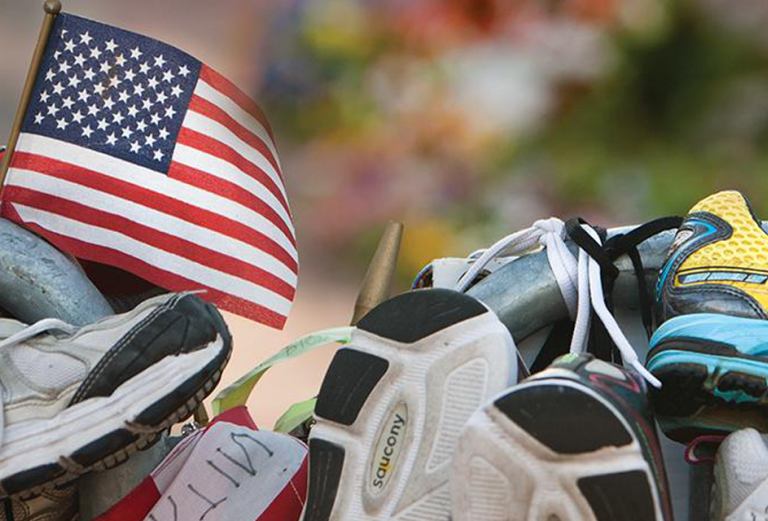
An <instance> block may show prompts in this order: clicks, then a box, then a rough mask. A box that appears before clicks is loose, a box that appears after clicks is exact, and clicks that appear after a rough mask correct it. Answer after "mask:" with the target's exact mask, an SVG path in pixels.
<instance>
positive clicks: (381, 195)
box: [0, 0, 768, 425]
mask: <svg viewBox="0 0 768 521" xmlns="http://www.w3.org/2000/svg"><path fill="white" fill-rule="evenodd" d="M64 4H65V6H64V7H65V10H67V11H70V12H73V13H76V14H80V15H83V16H86V17H89V18H94V19H97V20H100V21H104V22H107V23H111V24H115V25H119V26H121V27H124V28H126V29H130V30H134V31H137V32H140V33H143V34H146V35H149V36H154V37H156V38H159V39H162V40H164V41H167V42H168V43H171V44H174V45H177V46H179V47H181V48H183V49H185V50H187V51H189V52H190V53H191V54H193V55H195V56H197V57H199V58H200V59H202V60H203V61H205V62H206V63H208V64H210V65H212V66H214V67H215V68H218V69H219V70H220V71H221V72H223V73H224V74H225V75H227V76H229V77H230V78H232V79H234V80H236V82H237V83H238V84H239V85H240V86H241V87H242V88H243V89H244V90H246V91H248V92H250V93H251V94H252V95H253V96H254V98H255V99H256V100H258V101H259V103H260V104H261V105H262V108H263V109H264V110H265V112H266V113H267V115H268V116H269V118H270V120H271V123H272V126H273V128H274V130H275V132H276V135H277V142H278V146H279V148H280V151H281V157H282V163H283V170H284V175H285V177H286V182H287V184H288V191H289V196H290V198H291V204H292V206H293V210H294V216H295V220H296V225H297V232H298V236H299V247H300V254H301V261H302V273H301V277H300V286H299V292H298V300H297V304H296V306H295V309H294V312H293V314H292V316H291V317H290V319H289V322H288V326H287V329H286V331H284V332H273V331H266V330H264V328H261V327H259V326H256V325H254V324H249V323H247V322H245V321H243V320H239V319H237V318H235V317H231V316H230V317H228V318H229V320H230V323H231V324H232V327H233V328H234V332H235V338H236V342H237V344H236V350H237V354H236V358H235V360H234V362H233V364H232V366H231V367H230V368H229V369H228V372H227V375H226V379H228V380H230V381H231V380H232V379H234V378H236V377H237V376H239V375H240V374H241V373H242V372H244V371H245V370H247V369H248V368H249V367H250V366H252V365H255V364H256V363H257V362H258V361H260V360H261V359H263V358H265V357H266V356H268V355H269V354H271V353H272V352H274V351H276V350H277V349H279V348H280V347H281V345H283V344H284V343H285V342H287V341H288V340H290V339H292V338H295V337H296V336H297V335H299V334H302V333H306V332H308V331H311V330H313V329H317V328H322V327H330V326H336V325H343V324H345V323H346V322H347V321H348V320H349V316H350V314H351V311H352V304H353V301H354V297H355V292H356V288H357V285H358V284H359V282H360V280H361V278H362V275H363V273H364V271H365V267H366V263H367V261H368V259H369V258H370V255H371V253H372V251H373V248H374V247H375V244H376V241H377V239H378V236H379V234H380V232H381V230H382V228H383V225H384V223H386V221H387V220H389V219H396V220H400V221H402V222H404V223H405V241H404V247H403V252H402V257H401V261H400V265H399V282H398V289H404V288H405V287H407V281H408V280H409V279H410V278H411V277H412V276H413V275H414V274H415V273H416V272H417V271H418V269H419V268H420V267H421V266H422V265H423V264H424V263H426V262H428V261H429V260H430V259H432V258H434V257H440V256H449V255H451V256H461V255H464V254H466V253H468V252H470V251H472V250H473V249H475V248H476V247H478V246H481V245H483V244H485V243H488V242H489V241H493V240H494V239H495V238H497V237H499V236H501V235H503V234H505V233H508V232H510V231H513V230H516V229H519V228H522V227H525V226H527V225H528V224H530V223H531V222H532V221H534V220H536V219H538V218H543V217H547V216H549V215H557V216H560V217H562V218H567V217H571V216H574V215H581V216H583V217H585V218H586V219H588V220H590V221H591V222H594V223H596V224H601V225H606V226H607V225H616V224H629V223H632V222H638V221H642V220H645V219H648V218H651V217H656V216H659V215H663V214H680V213H684V212H685V211H686V210H687V209H688V208H689V207H690V206H691V205H692V204H693V203H695V202H696V201H697V200H698V199H700V198H701V197H702V196H704V195H706V194H708V193H710V192H712V191H714V190H717V189H720V188H738V189H742V190H744V191H745V192H746V193H747V194H748V195H749V196H751V197H752V200H753V204H754V205H755V209H756V210H757V212H758V214H760V215H763V216H768V197H763V196H764V194H766V193H768V192H766V188H768V176H766V172H768V147H766V146H765V145H766V141H767V140H768V3H766V2H765V1H764V0H740V1H739V2H738V6H736V5H734V4H733V2H728V1H726V0H669V1H662V0H439V1H438V0H272V1H269V2H267V1H266V0H261V1H258V0H228V1H226V2H205V1H203V0H185V1H183V2H182V1H181V0H164V1H163V2H152V1H149V0H132V1H131V2H116V1H111V2H110V1H102V2H89V1H86V0H65V1H64ZM41 16H42V13H41V11H40V10H39V8H38V7H37V5H36V2H29V1H27V2H18V1H15V0H0V49H2V56H1V57H0V127H2V128H4V129H6V130H4V131H2V130H0V133H2V132H7V131H8V129H9V128H10V122H11V120H12V117H13V113H14V110H15V106H16V102H17V99H18V95H19V92H20V90H21V86H22V84H23V81H24V75H25V73H26V67H27V65H28V60H29V57H30V55H31V53H32V47H33V44H34V41H35V39H36V36H37V30H38V26H39V22H40V19H41ZM330 355H331V352H330V350H326V351H324V352H320V353H316V354H313V355H310V356H309V357H307V359H306V360H301V361H296V362H291V363H290V364H288V365H286V366H285V367H281V368H278V369H275V370H274V371H273V373H272V374H269V375H268V376H267V377H266V378H265V380H264V382H263V383H261V384H259V387H258V388H257V390H256V392H255V393H254V397H253V400H252V403H251V408H252V410H253V412H254V415H255V417H256V418H257V421H261V422H263V423H265V424H267V425H271V422H273V421H274V419H275V418H276V417H277V415H279V413H280V412H281V411H282V410H283V409H284V408H285V407H286V406H287V405H289V404H290V403H292V402H294V401H298V400H300V399H303V398H306V397H309V396H311V395H312V394H313V393H314V392H316V390H317V386H318V384H319V382H320V380H321V378H322V374H323V371H324V367H325V365H326V364H327V362H328V359H329V357H330Z"/></svg>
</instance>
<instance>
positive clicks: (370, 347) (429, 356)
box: [302, 289, 516, 521]
mask: <svg viewBox="0 0 768 521" xmlns="http://www.w3.org/2000/svg"><path fill="white" fill-rule="evenodd" d="M351 346H352V347H345V348H342V349H339V351H338V352H337V353H336V356H335V357H334V359H333V361H332V362H331V365H330V367H329V369H328V372H327V373H326V376H325V379H324V381H323V384H322V387H321V390H320V394H319V396H318V401H317V407H316V409H315V416H316V420H317V423H316V424H315V426H314V427H313V429H312V432H311V435H310V439H309V463H310V465H309V467H310V470H309V492H308V497H307V504H306V506H305V509H304V513H303V518H302V519H303V520H304V521H341V520H355V521H367V520H385V519H386V520H389V519H406V518H407V519H409V520H415V519H431V520H437V519H448V518H449V517H450V492H449V483H448V480H449V471H450V460H451V457H452V455H453V450H454V447H455V444H456V440H457V439H458V436H459V432H460V430H461V427H462V426H463V424H464V422H465V421H466V420H467V419H468V418H469V416H470V415H471V414H472V412H474V410H475V409H476V408H477V407H479V406H480V405H482V403H483V402H485V401H486V400H487V399H488V397H490V396H492V395H493V394H495V393H497V392H499V391H500V390H501V389H504V388H505V387H506V386H508V385H509V383H510V380H511V378H512V376H513V375H515V374H516V367H515V365H516V363H515V362H516V358H515V356H514V346H513V344H512V340H511V336H510V335H509V332H508V331H507V329H506V327H504V325H503V324H502V323H501V322H500V321H499V319H498V318H497V317H496V316H495V315H494V314H493V313H492V312H491V311H489V310H488V308H486V307H485V306H484V305H482V304H481V303H480V302H478V301H477V300H475V299H473V298H471V297H468V296H466V295H463V294H461V293H457V292H454V291H448V290H441V289H430V290H419V291H414V292H411V293H406V294H403V295H400V296H398V297H395V298H393V299H390V300H389V301H387V302H385V303H384V304H382V305H380V306H378V307H377V308H376V309H374V310H373V311H371V312H370V313H369V314H368V315H367V316H366V317H364V318H363V319H362V320H361V321H360V323H359V324H358V329H357V330H356V331H355V333H354V334H353V337H352V342H351Z"/></svg>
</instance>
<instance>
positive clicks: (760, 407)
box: [647, 191, 768, 442]
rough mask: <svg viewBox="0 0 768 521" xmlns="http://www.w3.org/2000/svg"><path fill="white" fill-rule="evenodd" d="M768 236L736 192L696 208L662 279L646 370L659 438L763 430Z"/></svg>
mask: <svg viewBox="0 0 768 521" xmlns="http://www.w3.org/2000/svg"><path fill="white" fill-rule="evenodd" d="M767 283H768V234H767V233H766V232H765V230H764V229H763V228H762V225H761V223H760V221H759V220H758V219H757V218H756V217H755V216H754V213H753V212H752V210H751V209H750V207H749V203H748V202H747V200H746V199H745V198H744V196H743V195H742V194H740V193H739V192H734V191H728V192H720V193H717V194H714V195H711V196H709V197H707V198H706V199H704V200H703V201H701V202H699V203H698V204H697V205H696V206H694V207H693V208H692V209H691V211H690V213H689V214H688V216H687V217H686V219H685V221H684V222H683V225H682V226H681V227H680V229H679V230H678V232H677V236H676V237H675V240H674V242H673V244H672V247H671V249H670V252H669V256H668V258H667V261H666V263H665V265H664V267H663V268H662V270H661V273H660V274H659V279H658V283H657V287H656V312H657V315H658V316H659V319H660V320H659V322H660V323H661V322H662V321H663V324H662V325H661V327H659V329H658V330H657V331H656V333H655V334H654V335H653V338H652V339H651V351H650V352H649V354H648V363H647V367H648V369H649V371H650V372H651V373H652V374H653V375H654V376H656V378H658V379H659V380H660V381H661V382H662V384H663V387H662V388H661V389H658V390H654V391H653V395H652V398H653V404H654V407H655V409H656V415H657V418H658V419H659V423H660V425H661V427H662V429H663V430H664V432H665V433H666V434H667V435H668V436H669V437H670V438H672V439H675V440H678V441H682V442H687V441H690V440H691V439H693V438H695V437H697V436H700V435H705V434H725V433H728V432H731V431H734V430H737V429H741V428H745V427H754V428H756V429H758V430H760V431H764V432H768V320H767V319H768V284H767Z"/></svg>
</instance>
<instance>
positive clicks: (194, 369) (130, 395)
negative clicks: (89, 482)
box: [0, 335, 232, 499]
mask: <svg viewBox="0 0 768 521" xmlns="http://www.w3.org/2000/svg"><path fill="white" fill-rule="evenodd" d="M231 353H232V348H231V343H230V342H228V341H225V339H224V338H223V337H222V336H221V335H219V337H218V338H217V340H216V341H215V342H212V343H210V344H208V345H207V346H206V347H205V348H202V349H199V350H197V351H193V352H191V353H185V354H179V355H176V356H167V357H166V358H164V359H163V360H161V361H160V362H158V363H156V364H153V365H152V366H150V367H149V368H147V369H145V370H144V371H142V372H141V373H139V374H138V375H136V376H134V377H133V378H131V379H129V380H127V381H126V382H125V383H123V384H122V385H121V386H119V387H118V388H117V389H116V390H115V392H114V393H112V394H111V395H110V396H108V397H98V398H91V399H88V400H86V401H83V402H81V403H78V404H76V405H73V406H71V407H69V408H67V409H64V410H63V411H62V412H61V413H59V414H58V415H56V416H55V417H54V418H51V419H49V420H39V421H34V420H33V421H28V422H24V423H22V424H19V425H12V426H9V427H7V428H6V432H5V437H4V440H3V446H2V449H1V450H0V494H2V495H7V496H11V497H14V498H18V499H24V498H30V497H34V496H37V495H39V494H41V493H43V492H46V491H49V490H52V489H54V488H56V487H59V486H61V485H64V484H66V483H68V482H70V481H72V480H73V479H76V478H77V477H79V476H81V475H83V474H85V473H87V472H90V471H101V470H107V469H111V468H114V467H116V466H118V465H120V464H121V463H123V462H125V461H126V460H127V459H128V457H129V456H130V455H131V454H132V453H134V452H136V451H138V450H142V449H145V448H147V447H149V446H151V445H152V443H154V442H155V441H157V439H158V437H159V434H160V433H161V432H162V431H164V430H166V429H168V428H170V427H171V426H172V425H174V424H176V423H179V422H181V421H183V420H185V419H186V418H188V417H189V416H191V415H192V414H193V413H194V411H195V410H196V409H197V407H198V406H199V405H200V404H201V403H202V401H203V399H204V398H205V397H206V396H208V394H210V393H211V391H213V389H214V388H215V387H216V385H217V384H218V382H219V380H220V379H221V374H222V372H223V370H224V367H225V366H226V364H227V362H228V361H229V357H230V355H231ZM179 404H181V405H179Z"/></svg>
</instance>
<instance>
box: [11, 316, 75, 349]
mask: <svg viewBox="0 0 768 521" xmlns="http://www.w3.org/2000/svg"><path fill="white" fill-rule="evenodd" d="M78 329H79V328H78V327H77V326H73V325H72V324H68V323H66V322H64V321H63V320H59V319H58V318H44V319H42V320H38V321H37V322H35V323H34V324H32V325H30V326H27V327H25V328H24V329H22V330H21V331H19V332H17V333H14V334H12V335H11V336H9V337H8V338H6V339H5V340H3V341H2V342H0V349H3V348H5V347H10V346H14V345H16V344H20V343H22V342H24V341H26V340H29V339H30V338H32V337H35V336H37V335H39V334H40V333H45V332H46V331H52V330H57V331H64V332H65V333H67V334H69V335H72V334H74V333H76V332H77V330H78Z"/></svg>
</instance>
